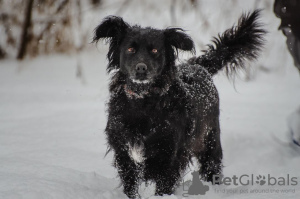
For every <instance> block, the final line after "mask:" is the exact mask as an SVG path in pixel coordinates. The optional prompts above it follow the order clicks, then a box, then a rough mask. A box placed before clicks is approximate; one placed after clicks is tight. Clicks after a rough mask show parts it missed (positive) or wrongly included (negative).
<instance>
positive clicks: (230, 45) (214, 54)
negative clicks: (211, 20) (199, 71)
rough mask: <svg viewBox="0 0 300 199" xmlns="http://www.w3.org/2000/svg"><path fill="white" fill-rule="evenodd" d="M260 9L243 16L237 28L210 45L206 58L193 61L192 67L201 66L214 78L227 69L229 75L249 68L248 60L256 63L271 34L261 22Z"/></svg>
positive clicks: (215, 39)
mask: <svg viewBox="0 0 300 199" xmlns="http://www.w3.org/2000/svg"><path fill="white" fill-rule="evenodd" d="M260 12H261V11H260V10H255V11H254V12H252V13H248V14H243V15H242V16H241V17H240V19H239V21H238V25H237V26H233V27H232V28H230V29H228V30H226V31H225V32H224V33H223V34H222V35H220V34H219V35H218V37H215V38H214V40H213V45H208V50H205V51H203V52H204V55H202V56H200V57H194V58H191V59H190V60H189V61H188V62H189V63H190V64H199V65H201V66H202V67H204V68H206V69H207V70H208V72H209V73H210V74H211V75H214V74H216V73H217V72H218V71H219V70H221V69H223V68H225V71H226V74H227V76H230V75H232V74H235V72H236V71H237V70H238V69H244V68H245V62H246V61H252V60H255V59H256V58H257V57H258V54H259V52H260V51H261V49H262V47H263V45H264V35H265V34H266V33H267V32H266V31H265V30H264V29H262V28H261V24H260V23H258V22H257V20H258V18H259V16H260Z"/></svg>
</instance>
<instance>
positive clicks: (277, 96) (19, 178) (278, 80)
mask: <svg viewBox="0 0 300 199" xmlns="http://www.w3.org/2000/svg"><path fill="white" fill-rule="evenodd" d="M104 52H105V51H101V50H100V52H96V53H86V54H83V55H82V56H81V57H82V66H84V67H83V72H84V73H83V74H84V78H85V80H86V83H85V84H83V83H82V81H81V80H80V79H78V78H77V77H76V60H77V59H76V57H74V56H60V55H56V56H49V57H47V56H45V57H39V58H37V59H34V60H30V59H28V60H25V61H24V62H17V61H13V60H6V61H2V62H0V64H1V65H0V91H1V95H0V96H1V97H0V110H1V112H0V122H1V125H0V132H1V133H0V163H1V164H0V165H1V166H0V176H1V177H0V179H1V180H0V198H5V199H6V198H28V199H29V198H30V199H35V198H37V199H43V198H72V199H75V198H125V196H124V195H123V193H122V190H121V188H118V185H119V180H118V178H117V174H116V171H115V169H114V168H113V167H112V166H111V163H112V154H111V153H110V154H109V155H108V156H106V158H104V154H105V152H106V144H105V143H106V141H105V135H104V128H105V124H106V113H105V103H106V102H107V100H108V76H107V75H106V72H105V67H104V64H103V63H104V62H105V58H104V54H105V53H104ZM289 64H291V63H289ZM215 83H216V85H217V88H218V90H219V93H220V98H221V129H222V144H223V150H224V165H225V168H224V175H225V176H233V175H242V174H262V175H267V174H271V175H273V176H286V175H287V174H290V175H291V176H295V177H298V179H300V175H299V164H300V150H299V149H297V148H295V147H293V144H292V143H291V140H290V139H289V136H288V126H287V122H286V119H287V117H288V116H289V115H290V113H292V112H293V111H294V110H296V109H297V108H298V107H299V105H300V103H299V102H300V101H299V99H300V92H299V89H300V79H299V74H298V72H297V70H296V69H295V68H294V67H289V68H287V69H286V70H285V72H284V73H282V72H281V71H278V72H272V73H264V72H261V73H259V74H258V75H257V76H256V79H255V80H254V81H250V82H245V81H242V80H237V81H236V82H235V89H236V90H235V89H234V86H233V84H232V82H230V81H228V80H227V79H226V78H225V76H224V74H222V73H221V74H219V75H218V76H216V77H215ZM186 176H187V179H191V175H190V174H188V175H186ZM210 188H211V190H213V188H212V186H211V185H210ZM295 188H296V191H295V193H289V194H273V195H271V194H269V195H268V194H244V195H237V194H232V196H233V197H235V196H236V197H237V196H239V197H245V198H264V197H270V196H271V197H272V198H281V197H285V198H297V197H298V196H299V193H300V187H299V185H298V186H297V187H295ZM151 189H152V190H153V185H152V188H151V187H150V190H151ZM236 189H238V190H239V187H237V188H236ZM240 189H241V188H240ZM148 192H149V190H148V188H145V187H144V188H142V189H141V195H142V196H143V194H144V195H146V196H147V197H150V198H161V197H154V196H153V193H152V192H151V191H150V193H148ZM183 193H184V192H183V189H182V187H180V188H178V190H177V194H176V195H173V196H164V197H163V198H170V199H171V198H183V196H182V194H183ZM147 194H148V195H147ZM151 194H152V195H151ZM227 196H228V194H220V193H214V192H213V191H209V192H208V193H207V194H206V195H205V196H201V197H202V198H206V197H214V198H223V197H227ZM189 198H192V196H190V197H189ZM196 198H197V197H196Z"/></svg>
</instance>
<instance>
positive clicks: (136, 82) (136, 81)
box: [131, 79, 151, 84]
mask: <svg viewBox="0 0 300 199" xmlns="http://www.w3.org/2000/svg"><path fill="white" fill-rule="evenodd" d="M131 81H132V82H133V83H135V84H150V83H151V79H131Z"/></svg>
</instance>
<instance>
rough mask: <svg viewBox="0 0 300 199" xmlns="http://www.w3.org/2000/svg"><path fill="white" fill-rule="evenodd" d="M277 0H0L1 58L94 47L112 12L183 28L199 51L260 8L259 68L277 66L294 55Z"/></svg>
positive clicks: (151, 23)
mask: <svg viewBox="0 0 300 199" xmlns="http://www.w3.org/2000/svg"><path fill="white" fill-rule="evenodd" d="M273 3H274V2H273V1H269V0H266V1H260V0H248V1H244V0H226V1H218V0H184V1H181V0H164V1H160V0H151V1H146V0H86V1H82V0H0V59H5V58H11V59H18V60H22V59H24V58H25V57H37V56H40V55H45V54H54V53H56V54H57V53H65V54H77V53H80V52H81V51H86V50H91V49H92V50H95V48H94V45H91V44H90V42H91V38H92V34H93V29H94V28H95V27H96V25H97V24H99V23H100V22H101V20H102V19H103V18H104V17H105V16H107V15H119V16H122V17H124V19H125V20H126V21H129V22H130V23H131V24H135V23H138V24H141V25H142V26H153V27H156V28H166V27H169V26H180V27H183V28H184V29H185V30H187V32H188V34H191V36H192V38H193V39H194V41H195V43H196V46H197V50H198V51H197V52H198V54H199V52H200V51H201V50H203V49H204V48H205V46H206V44H208V43H209V42H210V40H211V38H212V37H213V36H216V35H217V34H218V33H219V32H223V31H224V30H225V29H227V28H229V27H230V26H232V25H233V24H234V23H237V19H238V17H239V16H240V15H241V14H242V12H247V11H251V10H253V9H255V8H261V9H264V11H263V17H262V23H264V24H265V26H266V29H267V30H268V31H269V35H268V39H267V40H268V43H267V46H266V50H265V52H264V55H263V57H262V58H261V59H260V62H259V64H258V67H260V68H261V69H263V70H270V69H272V68H273V69H274V68H275V69H276V68H280V67H282V65H283V64H284V63H286V57H288V56H290V55H288V53H287V50H286V47H285V38H284V36H283V35H282V34H281V33H280V32H279V31H277V27H278V26H279V23H280V21H279V19H277V18H276V17H275V15H274V13H273ZM274 58H277V61H276V62H274ZM278 58H279V60H280V61H278Z"/></svg>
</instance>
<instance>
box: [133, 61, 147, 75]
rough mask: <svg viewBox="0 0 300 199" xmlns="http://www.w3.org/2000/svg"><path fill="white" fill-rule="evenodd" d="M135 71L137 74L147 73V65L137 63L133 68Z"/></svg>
mask: <svg viewBox="0 0 300 199" xmlns="http://www.w3.org/2000/svg"><path fill="white" fill-rule="evenodd" d="M135 70H136V71H137V72H138V73H141V74H142V73H146V71H147V65H146V64H144V63H138V64H137V65H136V67H135Z"/></svg>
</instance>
